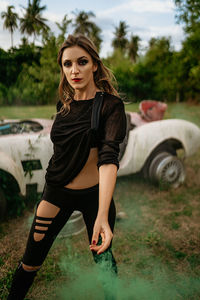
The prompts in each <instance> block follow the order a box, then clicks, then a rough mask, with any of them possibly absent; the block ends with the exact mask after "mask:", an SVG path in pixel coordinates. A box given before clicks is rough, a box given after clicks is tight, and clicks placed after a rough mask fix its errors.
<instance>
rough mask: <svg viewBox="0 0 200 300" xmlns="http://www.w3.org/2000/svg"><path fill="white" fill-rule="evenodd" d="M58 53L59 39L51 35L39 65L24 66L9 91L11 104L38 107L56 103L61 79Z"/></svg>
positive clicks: (42, 52) (46, 42)
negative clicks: (14, 102) (16, 103)
mask: <svg viewBox="0 0 200 300" xmlns="http://www.w3.org/2000/svg"><path fill="white" fill-rule="evenodd" d="M57 52H58V45H57V39H56V38H55V36H53V34H50V35H49V36H48V37H47V38H46V41H45V45H44V47H43V49H42V51H41V56H40V62H39V64H36V63H33V64H31V65H28V64H24V66H23V69H22V71H21V73H20V75H19V76H18V79H17V81H16V83H15V85H14V86H13V87H12V88H11V89H10V91H9V96H10V99H11V100H10V102H13V101H17V102H18V103H23V104H29V105H30V104H36V105H37V104H49V103H52V102H53V101H55V98H56V95H57V87H58V84H59V78H60V72H59V67H58V64H57V61H56V57H57Z"/></svg>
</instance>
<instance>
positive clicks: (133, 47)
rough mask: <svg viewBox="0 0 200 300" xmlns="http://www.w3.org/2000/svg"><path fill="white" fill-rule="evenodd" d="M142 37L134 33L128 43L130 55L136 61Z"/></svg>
mask: <svg viewBox="0 0 200 300" xmlns="http://www.w3.org/2000/svg"><path fill="white" fill-rule="evenodd" d="M139 42H140V37H139V36H138V35H132V36H131V38H130V41H129V43H128V55H129V57H130V59H131V60H132V61H133V62H136V58H137V57H138V50H139Z"/></svg>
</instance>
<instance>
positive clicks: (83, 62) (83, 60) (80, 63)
mask: <svg viewBox="0 0 200 300" xmlns="http://www.w3.org/2000/svg"><path fill="white" fill-rule="evenodd" d="M78 63H79V65H81V66H85V65H86V64H87V63H88V60H87V59H85V58H82V59H79V60H78Z"/></svg>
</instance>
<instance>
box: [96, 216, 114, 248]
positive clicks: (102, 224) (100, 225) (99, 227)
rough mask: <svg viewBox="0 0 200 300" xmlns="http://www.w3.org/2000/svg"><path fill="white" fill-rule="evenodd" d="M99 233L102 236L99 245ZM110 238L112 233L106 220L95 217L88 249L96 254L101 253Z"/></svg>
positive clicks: (108, 244)
mask: <svg viewBox="0 0 200 300" xmlns="http://www.w3.org/2000/svg"><path fill="white" fill-rule="evenodd" d="M99 235H101V238H102V243H101V245H97V243H98V240H99ZM112 238H113V233H112V231H111V229H110V225H109V223H108V221H106V220H104V219H101V218H98V217H97V219H96V221H95V224H94V228H93V235H92V245H90V250H91V251H96V252H97V254H101V253H103V252H104V251H105V250H106V249H107V248H108V247H109V246H110V243H111V240H112Z"/></svg>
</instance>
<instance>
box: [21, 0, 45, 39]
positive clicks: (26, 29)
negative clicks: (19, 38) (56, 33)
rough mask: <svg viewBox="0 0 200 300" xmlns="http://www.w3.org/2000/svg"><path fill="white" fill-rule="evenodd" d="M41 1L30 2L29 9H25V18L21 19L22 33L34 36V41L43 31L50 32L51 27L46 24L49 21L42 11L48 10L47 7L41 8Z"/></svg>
mask: <svg viewBox="0 0 200 300" xmlns="http://www.w3.org/2000/svg"><path fill="white" fill-rule="evenodd" d="M40 1H41V0H33V2H32V3H31V0H29V1H28V7H27V8H24V7H23V8H24V9H25V14H24V17H23V18H21V19H20V31H21V33H23V34H24V33H27V34H28V35H32V34H33V35H34V41H35V38H36V36H37V35H39V34H40V33H41V31H43V30H48V29H49V26H47V25H46V24H45V22H46V21H47V20H46V19H45V18H43V17H42V11H43V10H45V9H46V5H44V6H40Z"/></svg>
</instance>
